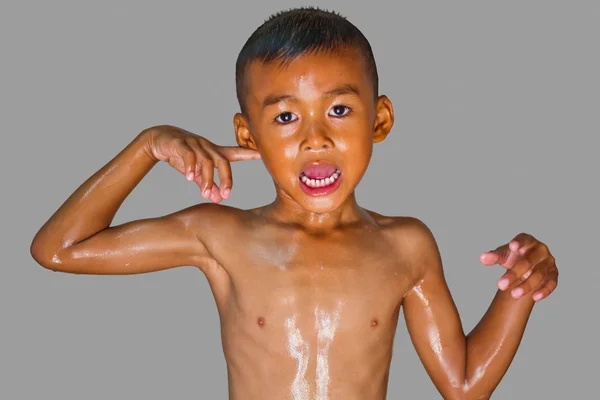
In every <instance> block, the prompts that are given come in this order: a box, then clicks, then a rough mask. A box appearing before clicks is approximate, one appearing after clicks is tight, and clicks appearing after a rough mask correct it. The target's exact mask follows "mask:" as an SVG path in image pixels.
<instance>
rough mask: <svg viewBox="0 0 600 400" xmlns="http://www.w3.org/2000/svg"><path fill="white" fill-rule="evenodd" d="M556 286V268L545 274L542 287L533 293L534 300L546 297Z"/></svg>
mask: <svg viewBox="0 0 600 400" xmlns="http://www.w3.org/2000/svg"><path fill="white" fill-rule="evenodd" d="M557 286H558V269H553V270H551V271H550V272H549V273H548V274H547V275H546V279H545V281H544V283H543V284H542V287H541V288H540V289H538V290H536V292H535V293H534V294H533V300H534V301H540V300H543V299H545V298H546V297H548V296H549V295H550V294H551V293H552V292H554V290H555V289H556V287H557Z"/></svg>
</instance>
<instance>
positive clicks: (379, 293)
mask: <svg viewBox="0 0 600 400" xmlns="http://www.w3.org/2000/svg"><path fill="white" fill-rule="evenodd" d="M240 212H242V211H240ZM245 213H248V212H245ZM378 222H380V221H378V220H377V218H376V217H375V218H373V219H372V220H371V221H365V222H364V224H361V225H360V226H357V227H351V228H348V229H345V230H344V231H343V232H339V231H338V232H336V233H334V234H331V235H328V236H327V237H318V236H314V235H310V234H307V233H304V232H302V231H300V230H297V229H292V228H289V227H287V228H286V227H277V226H273V225H271V224H266V223H265V222H264V221H263V220H261V219H260V218H257V217H255V216H252V215H248V216H247V219H244V221H243V223H241V224H233V225H235V226H233V227H231V229H220V231H224V234H223V236H222V237H215V240H214V242H213V243H212V244H210V246H209V247H210V251H211V254H212V256H213V257H214V263H213V265H211V266H210V267H209V268H205V272H206V275H207V277H208V279H209V283H210V285H211V288H212V289H213V293H214V295H215V299H216V301H217V306H218V309H219V315H220V319H221V328H222V339H223V350H224V354H225V359H226V361H227V368H228V376H229V390H230V399H232V400H235V399H244V400H252V399H261V400H269V399H293V400H308V399H310V400H313V399H319V400H324V399H347V400H352V399H369V400H376V399H385V393H386V390H387V377H388V372H389V366H390V361H391V355H392V347H393V339H394V334H395V331H396V325H397V321H398V315H399V309H400V305H401V302H402V298H403V296H404V294H405V293H406V292H407V290H408V289H409V288H410V287H412V286H414V284H415V283H416V280H417V279H418V276H417V274H416V273H415V272H414V271H413V270H412V269H411V268H410V267H409V265H408V264H409V263H407V262H404V260H402V257H401V254H399V252H398V248H397V246H395V245H394V241H393V240H390V237H391V233H390V231H389V229H394V228H392V227H388V225H389V224H385V223H384V224H379V223H378ZM292 244H293V245H292Z"/></svg>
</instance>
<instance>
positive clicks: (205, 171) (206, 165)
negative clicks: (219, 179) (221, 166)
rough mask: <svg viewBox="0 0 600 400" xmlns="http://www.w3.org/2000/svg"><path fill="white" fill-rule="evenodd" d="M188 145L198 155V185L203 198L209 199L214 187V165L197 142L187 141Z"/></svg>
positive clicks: (196, 172) (196, 179)
mask: <svg viewBox="0 0 600 400" xmlns="http://www.w3.org/2000/svg"><path fill="white" fill-rule="evenodd" d="M187 145H188V146H189V147H190V148H191V149H193V151H194V153H195V155H196V171H195V174H196V178H195V181H196V184H197V185H198V187H200V194H201V195H202V197H204V198H205V199H208V198H209V197H210V191H211V189H212V185H213V177H214V164H213V162H212V159H211V157H210V156H209V155H208V153H207V152H206V151H204V149H203V148H202V147H201V146H200V145H199V144H198V143H197V142H196V141H195V140H189V141H187Z"/></svg>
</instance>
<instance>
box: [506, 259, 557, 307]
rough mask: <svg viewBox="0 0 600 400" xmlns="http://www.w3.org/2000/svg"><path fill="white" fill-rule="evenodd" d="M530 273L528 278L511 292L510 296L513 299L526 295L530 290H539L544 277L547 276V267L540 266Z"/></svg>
mask: <svg viewBox="0 0 600 400" xmlns="http://www.w3.org/2000/svg"><path fill="white" fill-rule="evenodd" d="M530 271H532V272H531V274H529V276H528V277H527V278H526V279H525V280H524V281H523V282H522V283H521V284H519V285H518V286H517V287H516V288H514V289H513V290H511V295H512V297H514V298H515V299H518V298H520V297H522V296H524V295H526V294H527V293H529V292H531V291H532V290H536V289H539V288H540V287H541V286H542V283H543V282H544V280H545V279H546V275H547V274H548V268H547V266H545V265H544V266H542V265H540V264H538V265H537V266H536V267H534V268H532V269H531V270H530Z"/></svg>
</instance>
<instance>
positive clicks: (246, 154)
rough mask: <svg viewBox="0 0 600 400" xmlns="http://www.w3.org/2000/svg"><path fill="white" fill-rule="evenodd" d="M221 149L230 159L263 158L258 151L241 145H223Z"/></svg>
mask: <svg viewBox="0 0 600 400" xmlns="http://www.w3.org/2000/svg"><path fill="white" fill-rule="evenodd" d="M219 151H220V152H221V154H223V155H224V156H225V158H227V159H228V160H229V161H244V160H260V158H261V156H260V153H259V152H258V151H256V150H252V149H247V148H244V147H239V146H221V147H219Z"/></svg>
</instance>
